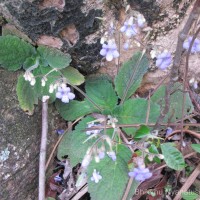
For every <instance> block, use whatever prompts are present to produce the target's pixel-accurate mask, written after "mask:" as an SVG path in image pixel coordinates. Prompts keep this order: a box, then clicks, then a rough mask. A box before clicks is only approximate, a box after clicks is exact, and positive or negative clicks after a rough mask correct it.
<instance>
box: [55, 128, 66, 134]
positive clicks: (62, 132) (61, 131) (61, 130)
mask: <svg viewBox="0 0 200 200" xmlns="http://www.w3.org/2000/svg"><path fill="white" fill-rule="evenodd" d="M64 132H65V130H64V129H57V130H56V133H57V134H58V135H62V134H64Z"/></svg>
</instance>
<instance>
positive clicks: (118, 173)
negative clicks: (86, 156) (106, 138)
mask: <svg viewBox="0 0 200 200" xmlns="http://www.w3.org/2000/svg"><path fill="white" fill-rule="evenodd" d="M116 156H117V160H116V161H115V162H113V161H112V159H110V158H109V157H108V156H105V158H104V159H103V160H101V161H100V163H96V162H95V161H92V162H91V163H90V165H89V166H88V171H87V172H88V187H89V188H88V192H89V193H90V196H91V199H94V200H102V199H105V194H106V199H109V200H121V199H122V196H123V194H124V191H125V188H126V185H127V182H128V180H129V177H128V172H129V170H128V166H127V165H128V161H129V160H130V157H131V152H130V150H129V149H128V148H127V147H125V146H124V145H117V147H116ZM94 169H96V170H97V171H98V172H100V175H101V176H102V179H101V180H100V181H99V183H95V182H93V181H91V179H90V178H91V177H92V173H93V170H94Z"/></svg>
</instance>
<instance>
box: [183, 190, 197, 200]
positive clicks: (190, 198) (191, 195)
mask: <svg viewBox="0 0 200 200" xmlns="http://www.w3.org/2000/svg"><path fill="white" fill-rule="evenodd" d="M181 196H182V198H183V199H184V200H197V199H198V197H199V195H198V194H197V193H195V192H182V193H181Z"/></svg>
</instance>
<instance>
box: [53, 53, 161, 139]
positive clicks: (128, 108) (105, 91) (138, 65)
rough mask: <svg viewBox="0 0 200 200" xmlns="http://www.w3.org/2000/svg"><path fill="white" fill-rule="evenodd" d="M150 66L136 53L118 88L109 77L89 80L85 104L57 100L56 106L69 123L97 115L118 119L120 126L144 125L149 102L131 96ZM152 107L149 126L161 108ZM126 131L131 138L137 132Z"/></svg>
mask: <svg viewBox="0 0 200 200" xmlns="http://www.w3.org/2000/svg"><path fill="white" fill-rule="evenodd" d="M148 65H149V62H148V59H147V57H146V56H145V55H143V54H142V53H141V52H137V53H136V54H134V55H133V57H132V58H131V59H130V60H129V61H128V62H126V63H124V65H123V66H122V68H121V70H120V71H119V73H118V75H117V76H116V78H115V81H114V86H115V87H113V84H112V82H111V81H110V79H109V78H108V77H106V76H95V77H89V78H88V79H87V80H86V82H85V96H86V98H85V99H84V100H83V101H71V102H70V103H69V104H64V103H62V102H60V101H56V107H57V109H58V111H59V113H60V114H61V116H62V117H63V118H64V119H65V120H69V121H72V120H75V119H77V118H78V117H81V116H85V115H88V114H91V113H94V112H97V113H101V114H104V115H111V116H113V117H116V118H117V119H118V122H119V123H120V124H136V123H140V124H141V123H145V121H146V115H147V110H148V109H147V107H148V100H146V99H143V98H133V99H132V98H131V99H130V98H129V97H130V96H132V95H133V94H134V93H135V91H136V90H137V89H138V87H139V86H140V83H141V81H142V77H143V75H144V74H145V73H146V72H147V69H148ZM150 104H151V105H150V115H149V123H154V122H156V119H157V117H158V115H159V112H160V107H159V105H158V104H156V103H154V102H150ZM80 108H81V109H80ZM124 130H125V131H126V133H127V134H129V135H130V134H132V135H133V134H134V132H135V129H134V128H125V129H124Z"/></svg>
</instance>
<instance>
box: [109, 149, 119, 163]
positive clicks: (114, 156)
mask: <svg viewBox="0 0 200 200" xmlns="http://www.w3.org/2000/svg"><path fill="white" fill-rule="evenodd" d="M107 154H108V156H109V157H110V158H111V159H112V160H113V161H116V159H117V157H116V154H115V152H114V151H110V152H107Z"/></svg>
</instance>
